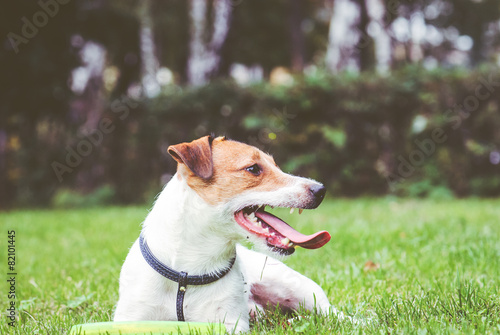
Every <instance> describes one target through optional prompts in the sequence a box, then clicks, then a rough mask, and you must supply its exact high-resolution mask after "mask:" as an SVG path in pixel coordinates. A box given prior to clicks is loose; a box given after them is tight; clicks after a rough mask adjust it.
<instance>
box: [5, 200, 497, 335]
mask: <svg viewBox="0 0 500 335" xmlns="http://www.w3.org/2000/svg"><path fill="white" fill-rule="evenodd" d="M276 212H277V213H278V215H280V216H282V217H283V218H285V220H287V221H288V222H289V223H291V224H292V225H293V226H295V227H296V228H298V229H299V230H300V231H302V232H304V233H312V232H314V231H316V230H320V229H326V230H328V231H329V232H330V233H331V234H332V241H331V242H330V243H328V244H327V245H326V246H324V247H323V248H321V249H319V250H305V249H299V250H297V252H296V253H295V254H294V255H293V256H291V257H290V258H289V259H288V260H287V261H286V262H287V264H288V265H290V266H291V267H293V268H294V269H296V270H298V271H299V272H301V273H303V274H305V275H306V276H308V277H310V278H312V279H313V280H315V281H316V282H318V283H319V284H320V285H321V286H322V287H323V289H324V290H325V292H326V293H327V295H328V297H329V299H330V301H331V302H332V303H333V304H334V305H335V306H336V307H337V308H339V309H340V310H342V311H344V312H345V313H346V314H349V315H353V316H356V318H358V319H359V320H361V322H359V323H357V324H355V323H351V322H348V321H340V320H337V319H336V318H335V317H330V318H325V317H321V316H318V315H315V314H312V313H301V314H303V315H305V317H304V318H301V319H298V320H297V321H294V322H293V323H291V324H290V323H289V322H287V321H286V320H287V317H285V316H282V315H279V314H277V313H273V314H271V315H268V316H266V317H262V318H261V319H260V320H259V322H256V323H255V324H254V325H253V328H252V331H251V333H252V334H263V333H268V334H292V333H293V334H294V333H300V334H329V333H384V334H394V333H399V334H401V333H412V334H413V333H414V334H426V333H431V334H462V333H471V334H472V333H479V334H500V200H477V199H469V200H449V201H431V200H401V199H388V198H386V199H358V200H336V201H332V200H327V201H325V203H324V204H322V205H321V206H320V208H319V209H317V210H315V211H305V212H304V213H303V214H302V215H301V216H299V215H298V214H297V212H296V213H295V214H293V215H290V214H288V213H286V214H284V213H285V212H284V211H279V210H277V211H276ZM146 214H147V206H144V207H124V208H122V207H111V208H92V209H80V210H29V211H12V212H4V213H0V226H1V228H2V229H1V231H2V234H3V236H1V237H0V246H1V250H2V252H1V253H0V255H1V257H2V258H3V260H2V261H1V262H0V271H1V272H2V273H3V274H4V276H3V278H6V277H7V275H6V274H7V272H9V271H8V268H7V252H6V250H7V244H6V242H7V231H8V230H15V231H16V261H17V264H16V271H17V273H18V275H17V283H16V293H17V300H16V302H17V304H18V312H19V320H18V325H17V327H15V328H11V327H9V326H8V325H7V324H6V320H7V319H6V318H5V315H4V311H5V310H6V309H7V306H8V305H7V303H8V299H7V298H6V296H7V293H8V288H7V282H6V280H1V281H0V295H1V296H2V299H0V309H1V311H2V320H1V321H0V333H1V334H65V333H67V332H68V330H69V328H70V327H71V326H72V325H74V324H77V323H86V322H98V321H109V320H111V317H112V311H113V306H114V304H115V303H116V301H117V298H118V276H119V271H120V267H121V264H122V262H123V260H124V258H125V256H126V254H127V252H128V249H129V247H130V246H131V244H132V243H133V241H134V240H135V238H136V237H137V236H138V234H139V230H140V223H141V221H142V220H143V219H144V217H145V216H146ZM370 262H371V263H370ZM370 264H371V266H370Z"/></svg>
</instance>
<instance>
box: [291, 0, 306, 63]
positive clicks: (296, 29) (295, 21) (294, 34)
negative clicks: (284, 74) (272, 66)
mask: <svg viewBox="0 0 500 335" xmlns="http://www.w3.org/2000/svg"><path fill="white" fill-rule="evenodd" d="M289 4H290V41H291V53H292V70H293V71H296V72H302V70H303V69H304V34H303V33H302V17H303V15H302V13H303V0H291V1H290V2H289Z"/></svg>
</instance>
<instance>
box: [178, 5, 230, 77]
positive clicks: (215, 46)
mask: <svg viewBox="0 0 500 335" xmlns="http://www.w3.org/2000/svg"><path fill="white" fill-rule="evenodd" d="M207 2H208V0H190V9H189V16H190V20H191V41H190V55H189V60H188V70H187V71H188V81H189V84H191V85H194V86H200V85H203V84H206V83H207V81H208V79H209V78H210V77H211V76H214V75H216V72H217V71H218V70H219V65H220V52H221V48H222V46H223V44H224V42H225V41H226V37H227V34H228V31H229V26H230V24H231V16H232V10H233V7H232V3H231V0H213V8H212V12H213V19H212V24H211V25H210V29H208V27H209V26H208V25H207V13H208V10H207V7H208V6H207V5H208V4H207Z"/></svg>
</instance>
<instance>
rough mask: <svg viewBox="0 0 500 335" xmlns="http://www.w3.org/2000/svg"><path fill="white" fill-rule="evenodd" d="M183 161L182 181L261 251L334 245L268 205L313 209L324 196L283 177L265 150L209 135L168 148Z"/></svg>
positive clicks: (305, 182)
mask: <svg viewBox="0 0 500 335" xmlns="http://www.w3.org/2000/svg"><path fill="white" fill-rule="evenodd" d="M168 152H169V153H170V155H171V156H172V157H173V158H174V159H175V160H176V161H177V162H178V170H177V171H178V174H179V177H180V178H182V179H184V180H185V181H186V183H187V185H188V186H189V187H190V188H191V189H193V190H194V191H195V192H196V193H197V194H198V195H199V196H200V197H201V198H202V199H203V201H204V202H206V203H207V204H208V205H210V206H213V207H217V210H219V211H220V212H222V213H224V215H225V216H226V217H225V218H224V219H225V221H226V222H227V223H228V225H229V226H228V227H227V229H235V230H236V231H237V233H238V235H239V236H240V237H241V238H248V239H250V240H251V241H252V242H253V243H254V244H255V245H256V246H260V247H261V248H260V249H264V248H262V247H265V249H267V250H269V249H270V250H272V251H274V252H277V253H279V254H281V255H289V254H292V253H293V252H294V251H295V247H296V246H301V247H304V248H308V249H316V248H319V247H321V246H323V245H324V244H325V243H327V242H328V241H329V240H330V234H329V233H328V232H326V231H321V232H318V233H316V234H313V235H309V236H306V235H303V234H301V233H299V232H298V231H296V230H295V229H293V228H292V227H291V226H289V225H288V224H287V223H285V222H284V221H282V220H281V219H279V218H278V217H276V216H274V215H272V214H270V213H267V212H266V211H265V207H266V206H270V207H273V208H274V207H285V208H290V209H292V208H298V209H299V211H302V210H303V209H313V208H316V207H318V206H319V204H320V203H321V202H322V201H323V198H324V196H325V192H326V190H325V188H324V186H323V185H322V184H320V183H318V182H316V181H314V180H311V179H307V178H302V177H297V176H292V175H289V174H286V173H284V172H283V171H281V170H280V169H279V167H278V166H277V165H276V163H275V162H274V160H273V158H272V157H271V156H269V155H268V154H266V153H264V152H262V151H261V150H259V149H257V148H255V147H253V146H250V145H247V144H243V143H240V142H236V141H232V140H228V139H226V138H225V137H217V138H213V137H211V136H205V137H202V138H200V139H197V140H195V141H193V142H190V143H181V144H177V145H173V146H170V147H169V148H168Z"/></svg>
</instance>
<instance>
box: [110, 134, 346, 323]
mask: <svg viewBox="0 0 500 335" xmlns="http://www.w3.org/2000/svg"><path fill="white" fill-rule="evenodd" d="M168 153H169V154H170V155H171V156H172V157H173V158H174V159H175V160H176V161H177V172H176V174H175V175H174V176H173V177H172V179H171V180H170V181H169V182H168V183H167V184H166V186H165V187H164V189H163V191H162V192H161V193H160V194H159V196H158V198H157V200H156V202H155V204H154V206H153V208H152V209H151V211H150V213H149V214H148V215H147V217H146V219H145V221H144V222H143V228H142V232H141V235H140V237H139V238H138V239H137V241H135V243H134V244H133V246H132V247H131V249H130V251H129V253H128V255H127V257H126V259H125V262H124V264H123V267H122V270H121V273H120V287H119V300H118V303H117V306H116V310H115V314H114V321H141V320H180V321H193V322H194V321H196V322H223V323H224V325H225V326H226V329H227V330H228V331H233V332H236V333H237V332H242V331H247V330H248V329H249V322H250V318H251V317H254V316H255V315H256V314H257V313H258V312H265V311H266V310H269V309H271V310H275V309H276V308H279V309H281V310H282V311H283V312H290V311H294V310H297V309H299V307H301V306H302V307H303V308H305V309H307V310H316V311H318V312H320V313H323V314H329V313H332V312H333V313H335V314H337V315H340V314H341V313H339V312H338V311H337V310H336V309H334V308H333V307H332V306H331V305H330V303H329V301H328V298H327V296H326V294H325V293H324V291H323V290H322V289H321V287H320V286H319V285H318V284H316V283H315V282H314V281H312V280H311V279H309V278H307V277H305V276H303V275H302V274H300V273H298V272H296V271H294V270H292V269H291V268H289V267H288V266H286V265H285V264H283V263H282V262H281V261H279V260H278V259H277V258H283V257H285V256H288V255H290V254H292V253H293V252H294V251H295V248H296V247H299V246H300V247H302V248H306V249H316V248H319V247H321V246H323V245H324V244H326V243H327V242H328V241H329V240H330V234H329V233H328V232H326V231H321V232H317V233H315V234H313V235H309V236H306V235H303V234H301V233H299V232H298V231H296V230H295V229H293V228H292V227H291V226H289V225H288V224H286V223H285V222H284V221H282V220H281V219H279V218H278V217H276V216H274V215H272V214H270V213H268V212H266V211H265V207H266V206H269V207H273V208H274V207H285V208H290V209H291V211H293V210H294V209H295V208H297V209H298V210H299V211H300V212H302V210H304V209H314V208H316V207H318V206H319V205H320V203H321V202H322V201H323V198H324V196H325V192H326V190H325V187H324V186H323V185H322V184H320V183H318V182H316V181H314V180H311V179H307V178H303V177H298V176H293V175H290V174H286V173H284V172H283V171H281V170H280V169H279V167H278V166H277V165H276V163H275V162H274V160H273V158H272V157H271V156H270V155H268V154H266V153H264V152H262V151H261V150H259V149H257V148H256V147H253V146H250V145H247V144H244V143H240V142H237V141H234V140H230V139H227V138H226V137H217V138H214V137H213V136H205V137H202V138H200V139H197V140H194V141H192V142H190V143H181V144H177V145H172V146H170V147H169V148H168ZM244 240H247V241H249V242H250V243H251V244H253V245H254V249H256V250H257V251H253V250H249V249H247V248H245V247H244V246H242V245H241V244H240V243H241V242H242V241H244ZM270 255H271V256H276V258H274V257H270Z"/></svg>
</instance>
